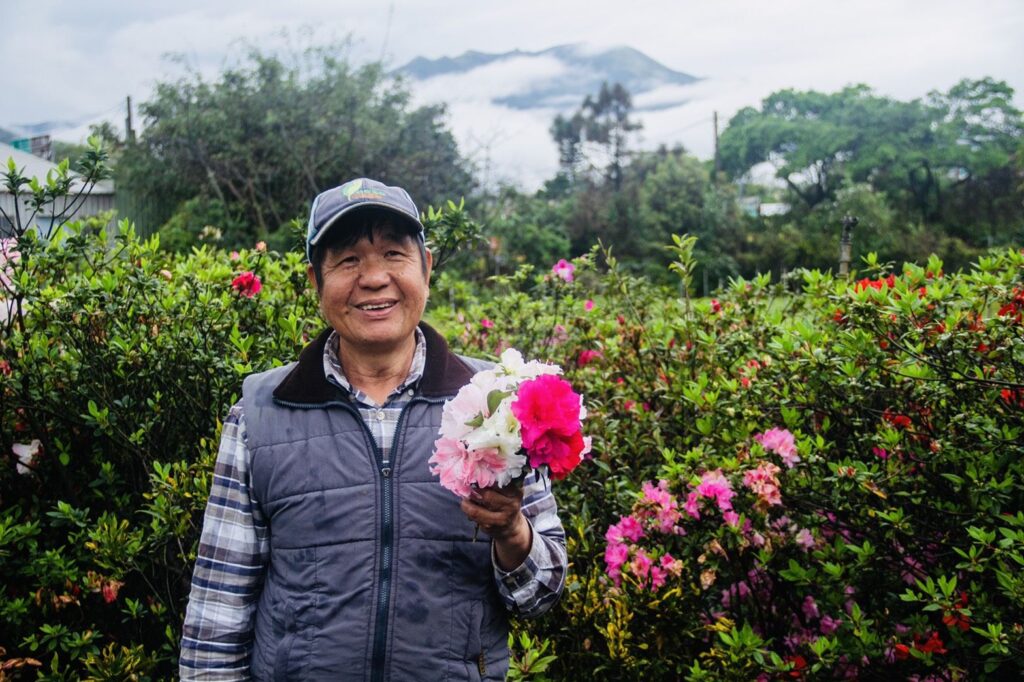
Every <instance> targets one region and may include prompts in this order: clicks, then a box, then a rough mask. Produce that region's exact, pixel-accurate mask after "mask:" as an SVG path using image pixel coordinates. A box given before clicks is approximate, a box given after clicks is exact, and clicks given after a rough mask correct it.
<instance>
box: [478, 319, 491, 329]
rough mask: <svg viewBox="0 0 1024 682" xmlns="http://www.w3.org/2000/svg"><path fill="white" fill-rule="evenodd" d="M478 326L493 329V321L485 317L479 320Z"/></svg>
mask: <svg viewBox="0 0 1024 682" xmlns="http://www.w3.org/2000/svg"><path fill="white" fill-rule="evenodd" d="M480 326H481V327H483V328H484V329H494V323H493V322H491V321H490V320H489V319H487V318H486V317H485V318H484V319H482V320H480Z"/></svg>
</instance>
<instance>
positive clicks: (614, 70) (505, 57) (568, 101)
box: [397, 44, 701, 111]
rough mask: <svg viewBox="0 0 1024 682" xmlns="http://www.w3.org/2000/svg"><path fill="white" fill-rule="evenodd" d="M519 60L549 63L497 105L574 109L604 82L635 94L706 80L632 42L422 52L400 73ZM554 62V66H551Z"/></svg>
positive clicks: (448, 73) (460, 71)
mask: <svg viewBox="0 0 1024 682" xmlns="http://www.w3.org/2000/svg"><path fill="white" fill-rule="evenodd" d="M513 62H515V63H518V64H519V65H520V66H522V67H523V68H527V69H528V68H530V67H529V65H530V63H531V62H534V63H537V64H540V63H545V64H547V65H548V67H549V68H547V69H546V70H544V71H542V72H541V73H540V74H539V75H538V76H537V77H534V78H531V79H529V80H528V81H526V82H520V83H516V84H513V87H514V89H513V91H511V92H507V93H504V94H498V95H495V96H493V97H492V98H491V101H492V102H493V103H494V104H499V105H503V106H507V107H510V108H512V109H552V108H553V109H571V108H575V107H578V106H579V105H580V103H581V102H582V101H583V98H584V97H586V96H587V95H593V94H596V93H597V91H598V90H600V88H601V83H603V82H605V81H607V82H609V83H621V84H622V85H624V86H625V87H626V89H627V90H629V92H630V93H631V94H632V95H633V97H634V98H636V96H637V95H642V94H644V93H646V92H650V91H653V90H655V89H657V88H661V87H664V86H685V85H690V84H692V83H696V82H697V81H699V80H701V79H700V78H698V77H696V76H692V75H690V74H688V73H683V72H681V71H674V70H672V69H670V68H668V67H667V66H665V65H663V64H661V63H659V62H657V61H655V60H654V59H651V58H650V57H648V56H647V55H645V54H644V53H643V52H640V51H639V50H636V49H634V48H632V47H613V48H607V49H593V48H590V47H587V46H584V45H582V44H574V45H559V46H556V47H551V48H548V49H546V50H541V51H539V52H525V51H523V50H513V51H511V52H503V53H499V54H492V53H486V52H477V51H469V52H464V53H463V54H461V55H459V56H458V57H441V58H439V59H426V58H424V57H417V58H416V59H413V60H412V61H410V62H409V63H408V64H406V65H405V66H402V67H400V68H399V69H397V72H398V73H400V74H403V75H405V76H407V77H408V78H410V79H412V80H415V81H421V82H422V81H429V80H431V79H434V78H440V77H457V76H464V75H467V74H470V73H471V72H474V71H477V70H485V69H488V68H490V69H497V68H500V67H501V66H502V65H503V64H504V65H509V64H512V63H513ZM552 62H554V66H555V68H550V67H551V66H552V64H551V63H552ZM684 102H686V98H679V97H676V98H675V99H673V100H672V101H665V100H664V99H662V100H659V101H658V102H657V103H656V104H651V105H648V106H646V107H643V106H637V107H636V108H637V110H638V111H643V110H645V109H646V110H655V109H664V108H669V107H674V106H678V105H680V104H683V103H684Z"/></svg>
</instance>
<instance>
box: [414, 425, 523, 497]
mask: <svg viewBox="0 0 1024 682" xmlns="http://www.w3.org/2000/svg"><path fill="white" fill-rule="evenodd" d="M427 462H428V463H429V464H431V465H433V466H431V467H430V473H432V474H433V475H435V476H439V477H440V479H441V485H443V486H444V487H445V488H447V489H448V490H450V491H452V492H453V493H455V494H456V495H458V496H459V497H469V494H470V491H471V490H472V487H473V485H474V484H475V485H477V486H479V487H481V488H487V487H489V486H492V485H494V483H495V482H496V481H497V480H498V474H500V473H501V472H502V471H504V470H505V467H506V466H507V465H508V461H507V460H506V459H505V458H504V457H503V456H502V455H501V453H500V452H499V451H498V449H497V448H479V449H476V450H469V449H467V448H466V446H465V444H464V443H463V442H462V441H461V440H458V439H454V438H439V439H437V442H436V443H434V454H433V455H432V456H431V457H430V459H429V460H427Z"/></svg>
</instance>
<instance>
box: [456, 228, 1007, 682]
mask: <svg viewBox="0 0 1024 682" xmlns="http://www.w3.org/2000/svg"><path fill="white" fill-rule="evenodd" d="M692 247H693V242H692V240H689V239H684V238H680V239H677V240H676V242H675V244H674V245H673V246H672V247H671V250H672V252H673V254H674V257H675V259H676V260H675V263H674V265H673V269H674V270H675V271H676V272H677V274H678V275H679V276H680V278H681V288H680V291H681V294H680V295H678V296H671V297H666V295H665V292H660V291H655V290H651V288H650V287H645V286H644V285H643V283H642V282H639V281H635V280H631V279H629V278H628V277H625V276H623V275H621V274H619V273H618V271H617V268H616V267H615V266H616V264H615V262H614V259H610V260H609V262H608V263H607V264H606V265H607V267H608V269H607V270H605V271H603V272H598V268H597V263H596V262H595V259H596V258H595V257H596V256H597V255H598V254H596V253H595V254H593V255H592V256H591V257H588V258H584V259H579V260H577V261H576V262H575V264H571V265H572V269H571V270H570V269H569V268H567V267H566V266H565V265H564V264H563V265H560V266H555V267H554V268H553V269H552V271H551V272H547V273H538V274H536V275H530V274H528V273H520V275H519V276H517V277H513V278H508V279H506V280H504V282H503V285H504V286H505V287H506V290H507V292H506V293H505V294H504V295H503V296H501V297H499V298H497V299H495V300H494V301H493V303H490V304H487V305H484V306H481V307H480V308H479V309H478V310H474V311H472V312H470V313H469V314H462V315H461V317H460V316H459V315H456V316H455V320H454V322H456V323H458V325H459V326H458V327H456V328H454V329H453V333H455V332H456V331H457V332H458V336H457V338H458V339H459V341H460V342H461V343H462V344H463V346H464V347H465V348H467V349H474V350H481V349H482V350H484V351H487V350H491V351H492V352H497V351H498V350H500V349H501V348H503V347H505V346H507V345H512V346H515V347H517V348H520V349H529V351H528V352H529V353H531V354H533V355H534V356H536V357H541V358H543V359H546V360H552V361H557V362H560V363H562V364H563V365H564V366H566V367H567V368H569V378H570V380H571V381H572V382H573V383H574V385H576V386H577V388H578V390H581V391H582V392H583V393H584V394H585V402H586V405H587V407H588V410H589V412H590V416H591V419H590V420H589V422H590V432H591V434H592V435H593V436H594V452H593V457H594V458H593V460H592V461H591V462H590V466H589V467H588V466H583V467H581V468H580V471H579V473H578V474H577V475H576V476H575V477H574V478H573V479H571V480H569V481H566V482H563V485H561V486H559V487H558V488H557V490H556V494H557V496H558V498H559V501H560V504H561V506H562V508H563V509H564V510H565V514H564V518H565V522H566V525H567V530H568V531H569V535H570V539H569V542H570V557H571V560H572V569H573V570H572V577H571V579H570V582H569V584H568V585H567V589H566V595H565V597H564V598H563V601H562V603H561V605H560V606H559V609H558V612H557V613H556V614H555V615H554V616H553V617H551V618H549V619H547V620H546V621H541V622H539V623H537V624H535V625H534V626H532V627H531V631H532V632H533V634H534V635H535V636H538V637H540V638H541V641H545V642H550V644H551V651H552V652H553V654H554V655H555V656H557V660H556V662H555V663H554V664H553V665H552V667H551V668H550V670H552V671H555V672H553V674H552V676H553V677H554V678H555V679H595V678H596V679H639V678H641V677H647V678H649V679H692V680H704V679H708V680H721V679H736V680H750V679H915V680H924V679H929V680H955V679H963V680H967V679H970V680H975V679H1012V678H1015V677H1017V676H1019V675H1020V674H1021V673H1022V672H1024V670H1022V661H1024V578H1022V577H1021V576H1022V575H1024V571H1022V568H1024V513H1022V511H1021V510H1022V509H1024V483H1022V475H1024V464H1022V462H1024V458H1022V455H1024V438H1022V435H1024V433H1022V428H1024V400H1022V396H1024V386H1022V384H1024V325H1022V317H1024V314H1022V313H1024V281H1022V273H1024V254H1022V253H1021V252H1018V251H1015V250H1008V251H1005V252H1001V253H994V254H992V255H991V256H988V257H985V258H983V259H981V260H979V262H978V263H977V264H976V265H975V266H974V267H973V268H972V269H971V270H970V271H968V272H960V273H944V272H943V269H942V264H941V263H940V262H939V261H938V260H937V259H934V258H933V259H932V260H931V261H929V262H928V263H927V264H925V265H923V266H907V267H906V269H905V270H903V271H901V272H894V271H893V269H892V267H891V266H890V265H887V264H884V263H879V262H877V260H876V259H875V258H874V257H869V258H868V259H867V260H866V262H865V263H864V264H863V265H864V271H863V272H861V273H860V275H859V276H858V278H857V279H855V280H853V281H847V280H846V279H845V278H844V279H837V278H834V277H833V276H832V275H830V274H828V273H821V272H817V271H806V272H798V273H794V274H793V275H792V277H791V279H790V280H789V281H787V282H784V283H778V284H773V283H772V282H771V281H770V279H769V278H768V277H767V276H764V277H759V278H757V279H755V280H753V281H742V280H737V281H734V282H732V283H731V285H730V286H729V288H728V289H727V290H726V291H724V292H723V293H722V295H721V296H719V297H717V298H715V299H704V300H693V299H691V298H689V296H688V294H687V292H688V290H689V286H690V282H689V276H690V273H692V272H693V266H694V263H693V260H692V256H691V254H692ZM524 352H526V351H524ZM588 470H589V476H588V474H587V471H588Z"/></svg>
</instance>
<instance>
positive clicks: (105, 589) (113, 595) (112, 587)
mask: <svg viewBox="0 0 1024 682" xmlns="http://www.w3.org/2000/svg"><path fill="white" fill-rule="evenodd" d="M122 585H124V583H123V582H121V581H120V580H105V581H103V586H102V588H101V592H102V593H103V601H105V602H106V603H108V604H113V603H114V602H115V601H117V593H118V591H119V590H120V589H121V586H122Z"/></svg>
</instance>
